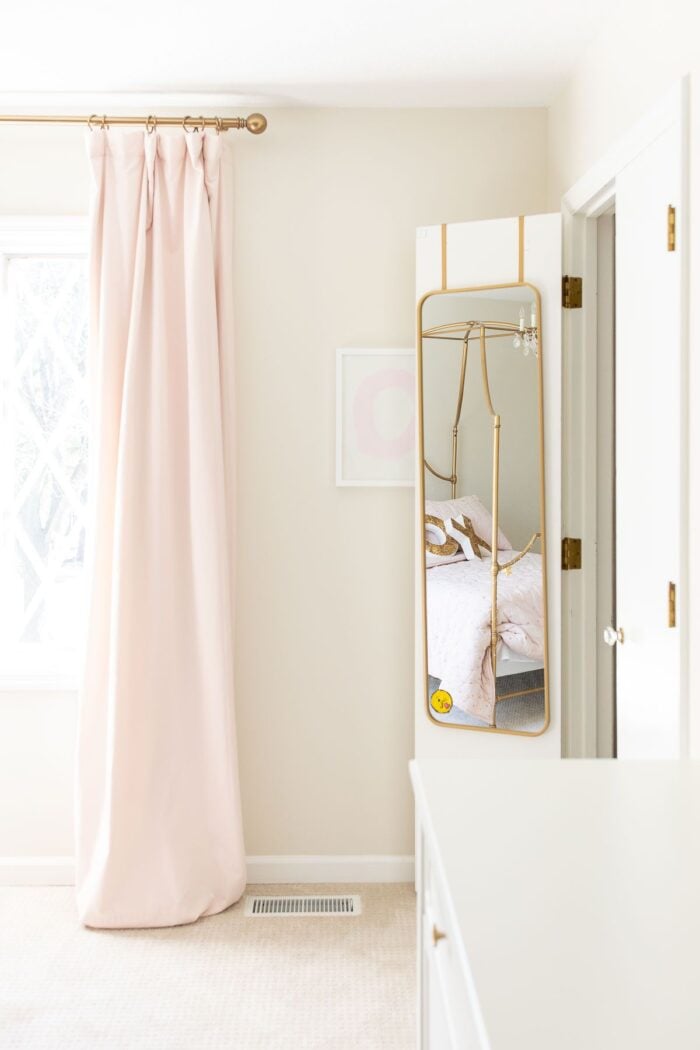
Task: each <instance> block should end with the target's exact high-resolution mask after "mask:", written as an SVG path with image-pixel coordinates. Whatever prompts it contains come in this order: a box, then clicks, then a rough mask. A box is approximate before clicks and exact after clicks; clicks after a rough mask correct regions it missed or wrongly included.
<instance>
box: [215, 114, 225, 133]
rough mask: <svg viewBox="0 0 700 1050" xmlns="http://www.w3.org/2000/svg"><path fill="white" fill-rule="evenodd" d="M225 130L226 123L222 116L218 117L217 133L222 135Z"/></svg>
mask: <svg viewBox="0 0 700 1050" xmlns="http://www.w3.org/2000/svg"><path fill="white" fill-rule="evenodd" d="M223 130H224V124H223V121H222V119H221V117H216V134H217V135H220V134H221V132H222V131H223Z"/></svg>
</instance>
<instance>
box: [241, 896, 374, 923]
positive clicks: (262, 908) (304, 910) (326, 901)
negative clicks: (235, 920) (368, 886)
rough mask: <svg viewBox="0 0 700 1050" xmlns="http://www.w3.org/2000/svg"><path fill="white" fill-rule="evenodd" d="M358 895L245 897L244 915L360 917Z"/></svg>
mask: <svg viewBox="0 0 700 1050" xmlns="http://www.w3.org/2000/svg"><path fill="white" fill-rule="evenodd" d="M361 912H362V901H361V898H360V896H359V894H350V895H347V896H340V895H338V896H335V895H334V896H331V897H326V896H324V897H311V896H307V897H288V896H280V897H273V896H260V897H258V896H251V897H246V902H245V914H246V915H252V916H253V917H255V918H261V919H262V918H267V919H272V918H281V917H282V916H284V915H308V916H312V915H360V913H361Z"/></svg>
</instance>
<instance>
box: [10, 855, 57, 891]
mask: <svg viewBox="0 0 700 1050" xmlns="http://www.w3.org/2000/svg"><path fill="white" fill-rule="evenodd" d="M74 882H75V862H74V860H73V858H72V857H0V886H72V885H73V883H74Z"/></svg>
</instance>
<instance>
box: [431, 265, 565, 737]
mask: <svg viewBox="0 0 700 1050" xmlns="http://www.w3.org/2000/svg"><path fill="white" fill-rule="evenodd" d="M539 315H540V311H539V297H538V295H537V292H536V290H535V289H534V288H532V286H529V285H524V284H519V285H512V286H507V287H500V288H481V289H473V290H460V291H455V292H450V291H448V292H441V293H435V294H433V295H431V296H429V297H428V298H427V299H426V300H425V301H424V303H423V306H422V310H421V340H420V344H421V345H420V366H421V367H420V374H421V386H422V392H421V396H422V409H423V427H422V440H423V445H422V453H423V498H424V501H425V506H424V548H425V553H424V557H425V603H424V611H425V630H426V652H427V668H428V683H427V698H428V710H429V714H430V716H431V718H433V719H434V720H435V721H437V722H440V723H442V724H444V725H447V726H458V727H461V728H472V729H491V730H495V731H504V732H517V733H529V734H538V733H541V732H542V731H543V730H544V729H545V728H546V725H547V722H548V701H547V674H546V653H547V642H546V640H547V631H546V589H545V571H544V564H543V554H544V472H543V436H542V345H541V344H542V340H541V331H540V321H539Z"/></svg>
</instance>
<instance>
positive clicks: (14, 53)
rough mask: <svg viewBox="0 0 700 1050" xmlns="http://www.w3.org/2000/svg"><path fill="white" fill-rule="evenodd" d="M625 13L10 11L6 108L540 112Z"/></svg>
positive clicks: (2, 59) (202, 2)
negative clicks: (110, 102)
mask: <svg viewBox="0 0 700 1050" xmlns="http://www.w3.org/2000/svg"><path fill="white" fill-rule="evenodd" d="M623 2H624V0H584V2H583V3H581V2H577V3H574V2H572V0H297V2H296V3H291V2H290V0H247V2H245V3H241V2H240V0H238V2H236V0H233V2H229V3H223V2H222V0H199V2H198V3H194V2H192V0H181V2H180V3H178V2H177V0H168V2H166V0H122V2H119V3H105V2H99V0H62V2H57V0H13V2H11V3H9V2H8V3H5V4H3V13H2V29H1V32H0V93H2V94H4V95H5V96H6V97H5V98H3V99H0V103H1V104H2V107H3V108H6V106H7V105H8V104H13V103H19V102H21V101H22V100H21V99H17V98H16V96H17V95H19V94H21V93H25V92H32V93H38V94H39V95H41V96H45V95H47V94H48V93H54V92H68V93H85V94H96V93H120V94H122V93H131V92H135V93H146V92H149V93H153V92H158V93H176V94H179V95H182V94H183V93H190V92H195V93H212V94H215V95H217V96H219V97H220V96H222V95H225V96H227V97H228V96H232V95H235V96H237V97H238V98H242V97H248V98H250V99H251V101H254V100H260V101H262V100H265V101H266V102H267V103H268V104H269V105H274V104H280V105H322V106H333V105H340V106H510V105H516V106H543V105H547V104H549V103H550V102H551V101H552V100H553V98H554V97H555V96H556V95H557V93H558V91H559V90H560V88H561V86H562V85H563V83H564V82H565V80H566V77H567V74H568V72H569V71H570V70H571V68H572V66H573V64H574V63H575V61H576V59H577V58H578V57H579V55H580V54H581V52H582V49H583V48H584V46H585V44H586V42H587V41H588V39H589V38H590V37H591V36H592V35H593V34H594V32H595V31H596V23H598V27H599V25H600V23H599V19H601V18H604V17H605V16H607V15H609V14H610V12H611V9H613V8H615V7H618V6H619V5H620V4H621V3H623ZM31 101H35V102H40V101H41V100H39V99H35V100H31V99H29V100H27V102H31ZM219 104H221V103H220V102H219Z"/></svg>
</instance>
